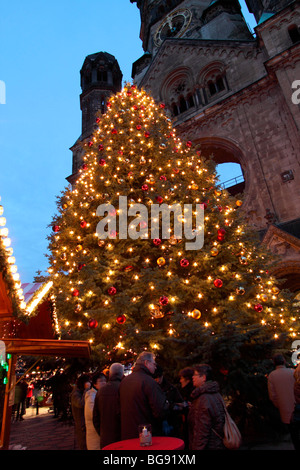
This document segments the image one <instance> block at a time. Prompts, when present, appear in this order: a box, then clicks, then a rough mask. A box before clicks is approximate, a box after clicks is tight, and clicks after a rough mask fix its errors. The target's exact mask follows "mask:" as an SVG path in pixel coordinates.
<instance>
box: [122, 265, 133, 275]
mask: <svg viewBox="0 0 300 470" xmlns="http://www.w3.org/2000/svg"><path fill="white" fill-rule="evenodd" d="M133 269H134V267H133V266H130V265H129V266H125V268H124V271H125V273H127V272H130V271H132V270H133Z"/></svg>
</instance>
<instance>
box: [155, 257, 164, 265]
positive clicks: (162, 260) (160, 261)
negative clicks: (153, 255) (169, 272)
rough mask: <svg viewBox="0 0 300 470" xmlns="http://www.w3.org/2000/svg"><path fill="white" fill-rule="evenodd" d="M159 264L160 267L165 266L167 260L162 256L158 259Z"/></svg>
mask: <svg viewBox="0 0 300 470" xmlns="http://www.w3.org/2000/svg"><path fill="white" fill-rule="evenodd" d="M157 264H158V266H163V265H164V264H166V260H165V258H163V257H162V256H161V257H160V258H158V259H157Z"/></svg>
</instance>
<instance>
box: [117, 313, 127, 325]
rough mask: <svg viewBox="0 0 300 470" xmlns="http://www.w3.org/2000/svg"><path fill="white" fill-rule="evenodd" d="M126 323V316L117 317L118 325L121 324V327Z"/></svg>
mask: <svg viewBox="0 0 300 470" xmlns="http://www.w3.org/2000/svg"><path fill="white" fill-rule="evenodd" d="M125 322H126V317H125V315H119V316H118V317H117V323H119V325H123V323H125Z"/></svg>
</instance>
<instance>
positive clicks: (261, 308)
mask: <svg viewBox="0 0 300 470" xmlns="http://www.w3.org/2000/svg"><path fill="white" fill-rule="evenodd" d="M254 310H255V311H256V312H262V311H263V306H262V305H261V304H255V305H254Z"/></svg>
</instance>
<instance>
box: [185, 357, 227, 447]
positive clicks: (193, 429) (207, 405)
mask: <svg viewBox="0 0 300 470" xmlns="http://www.w3.org/2000/svg"><path fill="white" fill-rule="evenodd" d="M193 384H194V386H195V390H194V391H193V392H192V394H191V399H192V402H191V407H190V410H189V415H188V423H189V448H190V450H221V449H225V446H224V444H223V436H224V432H223V429H224V424H225V410H224V405H223V399H222V396H221V395H220V391H219V385H218V383H217V382H215V381H213V380H212V370H211V367H210V366H209V365H207V364H200V365H197V366H195V367H194V375H193Z"/></svg>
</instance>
